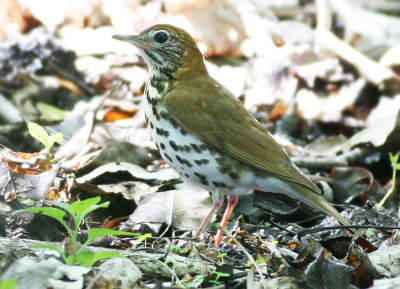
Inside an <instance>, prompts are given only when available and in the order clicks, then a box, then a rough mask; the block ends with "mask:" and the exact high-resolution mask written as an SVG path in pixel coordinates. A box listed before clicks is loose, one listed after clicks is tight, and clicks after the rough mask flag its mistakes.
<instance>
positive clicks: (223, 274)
mask: <svg viewBox="0 0 400 289" xmlns="http://www.w3.org/2000/svg"><path fill="white" fill-rule="evenodd" d="M213 274H215V275H216V276H215V279H214V280H210V283H213V284H214V285H219V284H221V283H222V282H221V281H218V280H219V278H221V277H228V276H229V274H228V273H223V272H218V271H215V272H213Z"/></svg>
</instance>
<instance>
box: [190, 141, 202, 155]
mask: <svg viewBox="0 0 400 289" xmlns="http://www.w3.org/2000/svg"><path fill="white" fill-rule="evenodd" d="M190 146H191V147H192V148H193V149H194V150H195V152H196V153H201V149H200V148H199V146H198V145H197V144H194V143H191V144H190Z"/></svg>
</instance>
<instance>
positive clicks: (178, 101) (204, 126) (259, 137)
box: [164, 75, 320, 193]
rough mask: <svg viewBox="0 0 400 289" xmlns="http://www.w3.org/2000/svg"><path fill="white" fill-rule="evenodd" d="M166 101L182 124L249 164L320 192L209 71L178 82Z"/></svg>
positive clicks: (188, 130)
mask: <svg viewBox="0 0 400 289" xmlns="http://www.w3.org/2000/svg"><path fill="white" fill-rule="evenodd" d="M164 104H165V106H166V108H167V110H168V111H169V113H170V114H171V116H172V117H173V118H174V119H175V120H176V121H177V123H178V124H179V125H180V126H181V127H183V128H184V129H185V130H186V131H187V132H189V133H191V134H193V135H195V136H196V137H198V138H199V139H201V140H202V141H204V142H205V143H207V144H208V145H210V146H212V147H214V148H216V149H218V150H220V151H222V152H224V153H227V154H229V155H231V156H232V157H235V158H237V159H239V160H240V161H242V162H243V163H245V164H247V165H249V166H250V167H255V168H257V169H259V170H261V171H264V172H267V173H268V174H270V175H272V176H276V177H279V178H282V179H285V180H288V181H291V182H295V183H298V184H301V185H303V186H306V187H308V188H310V189H311V190H312V191H315V192H318V193H319V192H320V191H319V189H318V187H316V186H315V184H314V183H312V182H311V181H310V180H309V179H308V178H307V177H305V176H304V175H303V174H302V173H301V172H300V171H299V170H298V169H297V167H295V166H294V165H293V164H292V162H291V161H290V159H289V157H288V155H287V154H286V152H285V151H284V150H283V149H282V148H281V146H280V145H279V144H278V143H277V142H276V141H275V139H274V138H273V137H272V136H271V134H270V133H269V132H268V131H267V130H266V129H265V128H264V127H263V126H262V125H261V124H260V123H259V122H258V121H257V120H256V119H255V118H254V117H253V116H252V115H251V114H250V113H249V112H248V111H247V110H246V109H245V107H244V106H243V105H242V103H241V102H240V101H239V100H238V99H237V98H235V97H234V96H233V94H232V93H231V92H230V91H229V90H227V89H225V88H224V87H222V85H221V84H219V83H218V82H217V81H215V80H214V79H212V78H211V77H209V76H208V75H203V76H200V77H197V78H195V79H191V80H185V82H182V83H179V84H178V85H177V86H176V88H175V89H173V90H171V91H170V92H169V93H168V94H166V95H165V97H164Z"/></svg>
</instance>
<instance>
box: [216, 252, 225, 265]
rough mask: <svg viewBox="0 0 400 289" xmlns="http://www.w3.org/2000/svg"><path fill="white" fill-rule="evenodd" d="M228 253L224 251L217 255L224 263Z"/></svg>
mask: <svg viewBox="0 0 400 289" xmlns="http://www.w3.org/2000/svg"><path fill="white" fill-rule="evenodd" d="M226 255H228V253H226V252H224V253H221V254H219V255H218V256H217V258H221V261H222V263H223V262H224V257H225V256H226Z"/></svg>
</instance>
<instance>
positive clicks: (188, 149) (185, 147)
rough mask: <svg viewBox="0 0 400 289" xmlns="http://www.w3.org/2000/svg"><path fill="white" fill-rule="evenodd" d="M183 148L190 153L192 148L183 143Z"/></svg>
mask: <svg viewBox="0 0 400 289" xmlns="http://www.w3.org/2000/svg"><path fill="white" fill-rule="evenodd" d="M184 150H185V151H186V152H187V153H190V151H191V150H192V148H191V147H190V146H188V145H185V146H184Z"/></svg>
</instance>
